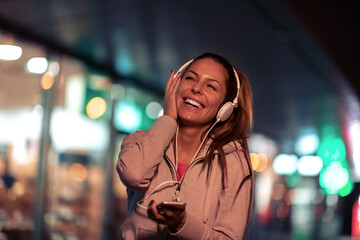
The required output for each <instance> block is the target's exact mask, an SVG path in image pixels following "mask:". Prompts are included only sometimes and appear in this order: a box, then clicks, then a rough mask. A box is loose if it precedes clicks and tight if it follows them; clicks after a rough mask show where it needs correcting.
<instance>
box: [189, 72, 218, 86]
mask: <svg viewBox="0 0 360 240" xmlns="http://www.w3.org/2000/svg"><path fill="white" fill-rule="evenodd" d="M188 72H191V73H193V74H195V75H196V76H197V77H198V76H199V74H197V73H196V72H194V71H193V70H189V71H188ZM207 79H208V80H210V81H212V82H217V83H218V84H219V85H220V86H221V84H220V82H219V81H218V80H216V79H212V78H207Z"/></svg>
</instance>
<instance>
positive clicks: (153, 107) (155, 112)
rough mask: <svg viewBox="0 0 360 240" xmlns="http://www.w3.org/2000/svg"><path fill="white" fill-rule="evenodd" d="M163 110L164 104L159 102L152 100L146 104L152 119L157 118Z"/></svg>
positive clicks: (147, 112)
mask: <svg viewBox="0 0 360 240" xmlns="http://www.w3.org/2000/svg"><path fill="white" fill-rule="evenodd" d="M162 110H163V109H162V106H161V104H160V103H158V102H151V103H149V104H148V105H147V106H146V114H147V115H148V117H149V118H151V119H157V118H158V117H159V113H160V112H161V111H162Z"/></svg>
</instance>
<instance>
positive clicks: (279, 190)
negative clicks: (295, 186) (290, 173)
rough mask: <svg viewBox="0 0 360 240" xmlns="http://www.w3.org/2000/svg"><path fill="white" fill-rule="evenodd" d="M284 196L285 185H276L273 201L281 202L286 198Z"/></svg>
mask: <svg viewBox="0 0 360 240" xmlns="http://www.w3.org/2000/svg"><path fill="white" fill-rule="evenodd" d="M284 194H285V186H284V184H281V183H277V184H275V185H274V188H273V192H272V199H274V200H280V199H282V198H283V197H284Z"/></svg>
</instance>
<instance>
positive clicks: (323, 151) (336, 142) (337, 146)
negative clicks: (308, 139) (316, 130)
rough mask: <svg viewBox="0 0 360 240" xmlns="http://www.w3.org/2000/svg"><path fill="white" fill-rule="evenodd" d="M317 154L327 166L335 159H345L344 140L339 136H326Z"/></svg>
mask: <svg viewBox="0 0 360 240" xmlns="http://www.w3.org/2000/svg"><path fill="white" fill-rule="evenodd" d="M317 155H318V156H319V157H320V158H321V159H322V160H323V163H324V165H325V166H329V165H330V164H331V163H332V162H334V161H338V162H343V161H345V158H346V150H345V144H344V141H343V140H342V139H341V138H339V137H327V138H325V139H324V140H323V141H322V142H321V144H320V147H319V149H318V153H317Z"/></svg>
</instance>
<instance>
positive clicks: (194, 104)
mask: <svg viewBox="0 0 360 240" xmlns="http://www.w3.org/2000/svg"><path fill="white" fill-rule="evenodd" d="M184 102H185V104H187V105H190V106H192V107H196V108H199V109H203V108H204V105H203V104H201V103H200V102H198V101H195V100H194V99H190V98H185V99H184Z"/></svg>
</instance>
